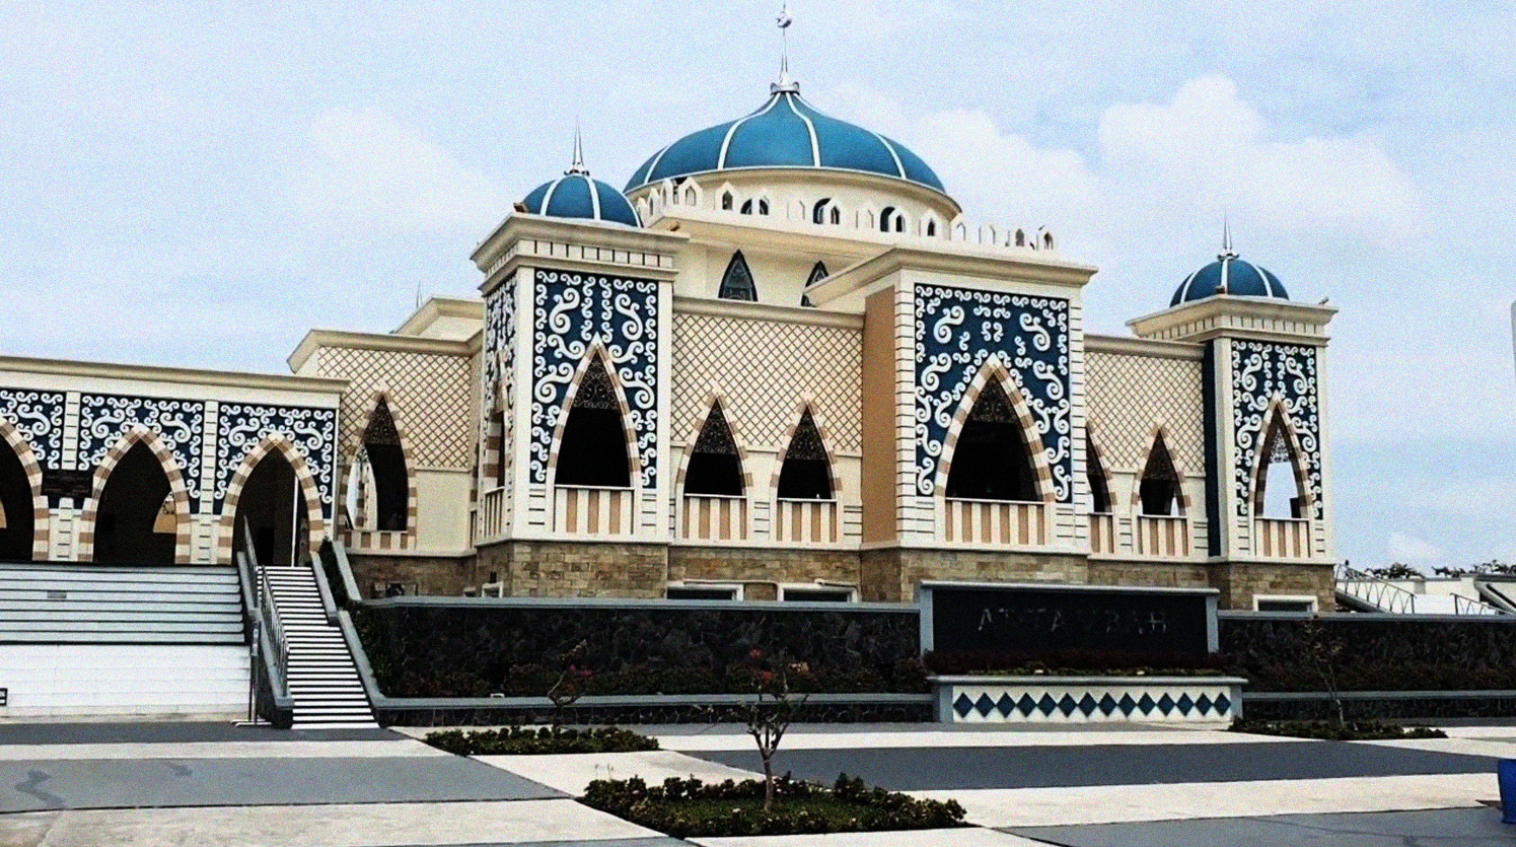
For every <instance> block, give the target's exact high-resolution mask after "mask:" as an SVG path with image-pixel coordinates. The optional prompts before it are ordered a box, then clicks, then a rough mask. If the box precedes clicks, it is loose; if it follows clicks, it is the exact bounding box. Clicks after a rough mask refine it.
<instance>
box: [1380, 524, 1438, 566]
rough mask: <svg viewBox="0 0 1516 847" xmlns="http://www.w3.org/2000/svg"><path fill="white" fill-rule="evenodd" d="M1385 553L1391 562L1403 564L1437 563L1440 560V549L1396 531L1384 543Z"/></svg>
mask: <svg viewBox="0 0 1516 847" xmlns="http://www.w3.org/2000/svg"><path fill="white" fill-rule="evenodd" d="M1385 553H1386V554H1387V555H1388V556H1389V557H1390V560H1391V561H1395V562H1403V563H1405V564H1417V563H1425V562H1437V561H1440V560H1441V559H1442V548H1440V547H1434V546H1432V545H1431V544H1428V543H1427V542H1425V541H1422V540H1421V539H1420V538H1417V537H1416V536H1414V535H1407V534H1406V533H1403V532H1398V531H1397V532H1391V533H1390V537H1389V540H1388V541H1386V543H1385Z"/></svg>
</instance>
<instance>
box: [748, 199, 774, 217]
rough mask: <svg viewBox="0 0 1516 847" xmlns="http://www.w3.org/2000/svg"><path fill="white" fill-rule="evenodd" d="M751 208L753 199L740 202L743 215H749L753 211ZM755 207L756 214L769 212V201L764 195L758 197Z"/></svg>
mask: <svg viewBox="0 0 1516 847" xmlns="http://www.w3.org/2000/svg"><path fill="white" fill-rule="evenodd" d="M753 208H754V207H753V201H752V200H744V201H743V203H742V214H744V215H751V214H752V213H753ZM757 209H758V214H760V215H767V214H768V213H769V201H768V198H766V197H759V198H758V206H757Z"/></svg>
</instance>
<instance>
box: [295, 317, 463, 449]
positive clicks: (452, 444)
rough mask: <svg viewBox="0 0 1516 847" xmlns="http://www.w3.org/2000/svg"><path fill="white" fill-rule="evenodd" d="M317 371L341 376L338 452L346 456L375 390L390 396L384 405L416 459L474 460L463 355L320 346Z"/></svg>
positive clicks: (363, 423) (354, 443) (358, 434)
mask: <svg viewBox="0 0 1516 847" xmlns="http://www.w3.org/2000/svg"><path fill="white" fill-rule="evenodd" d="M318 355H319V356H320V357H321V358H320V365H319V368H318V370H319V372H320V374H321V376H327V377H335V378H337V379H346V380H348V381H349V382H350V386H349V388H348V391H347V393H346V394H344V395H343V396H342V455H343V456H344V457H348V456H352V455H353V453H354V452H355V451H356V450H357V448H358V439H359V438H360V437H361V434H362V432H363V428H364V426H366V425H367V424H368V416H369V412H370V408H369V407H370V405H371V403H372V398H373V394H374V392H375V391H378V390H380V389H383V390H385V391H387V392H388V393H389V395H390V397H391V398H392V399H391V400H390V411H391V413H393V414H394V416H395V420H396V422H397V423H398V424H399V425H400V426H401V427H403V428H404V429H405V439H406V442H407V443H408V445H409V446H410V449H411V452H412V454H413V455H414V456H415V458H416V463H417V464H419V465H422V466H424V467H439V468H462V469H467V468H471V467H473V465H474V442H473V427H472V425H471V424H472V422H473V420H474V413H473V403H472V392H471V391H470V387H471V386H472V385H473V382H472V380H473V363H472V361H471V360H470V359H469V358H467V357H464V356H443V355H435V354H428V353H407V352H401V351H391V350H360V349H356V348H351V347H323V348H322V349H321V350H320V352H319V354H318Z"/></svg>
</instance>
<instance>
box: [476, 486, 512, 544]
mask: <svg viewBox="0 0 1516 847" xmlns="http://www.w3.org/2000/svg"><path fill="white" fill-rule="evenodd" d="M503 535H505V487H504V486H501V487H499V488H491V489H490V490H489V491H486V492H484V496H483V497H480V498H479V508H478V510H477V511H476V512H475V513H474V543H475V544H479V543H487V542H490V541H494V540H496V539H498V538H500V537H501V536H503Z"/></svg>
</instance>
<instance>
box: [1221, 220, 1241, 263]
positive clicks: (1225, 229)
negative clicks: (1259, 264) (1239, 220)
mask: <svg viewBox="0 0 1516 847" xmlns="http://www.w3.org/2000/svg"><path fill="white" fill-rule="evenodd" d="M1216 258H1218V259H1221V260H1223V261H1225V260H1227V259H1235V258H1237V251H1236V250H1233V249H1232V227H1231V224H1229V223H1227V219H1226V213H1225V212H1222V213H1221V253H1220V254H1219V255H1218V256H1216Z"/></svg>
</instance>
